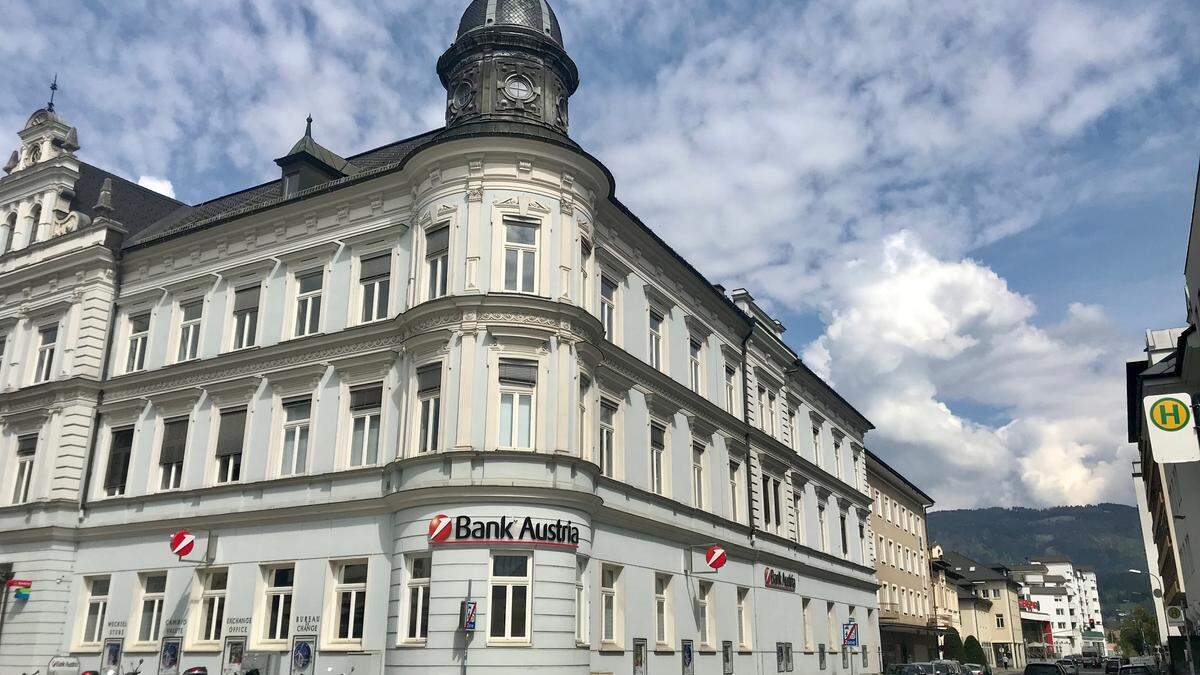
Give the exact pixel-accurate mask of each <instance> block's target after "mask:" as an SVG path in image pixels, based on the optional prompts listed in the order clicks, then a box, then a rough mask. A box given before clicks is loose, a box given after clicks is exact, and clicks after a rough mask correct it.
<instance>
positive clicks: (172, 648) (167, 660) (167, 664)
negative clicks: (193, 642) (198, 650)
mask: <svg viewBox="0 0 1200 675" xmlns="http://www.w3.org/2000/svg"><path fill="white" fill-rule="evenodd" d="M182 650H183V638H177V637H165V638H163V639H162V646H160V647H159V648H158V675H179V654H180V652H181V651H182Z"/></svg>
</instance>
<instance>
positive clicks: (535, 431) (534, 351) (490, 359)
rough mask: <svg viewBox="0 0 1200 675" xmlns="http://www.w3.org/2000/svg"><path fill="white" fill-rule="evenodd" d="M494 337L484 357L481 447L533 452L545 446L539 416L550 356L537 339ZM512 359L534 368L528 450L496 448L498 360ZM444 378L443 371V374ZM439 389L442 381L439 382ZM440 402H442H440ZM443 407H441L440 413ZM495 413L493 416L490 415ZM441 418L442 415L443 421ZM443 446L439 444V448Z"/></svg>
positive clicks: (542, 416)
mask: <svg viewBox="0 0 1200 675" xmlns="http://www.w3.org/2000/svg"><path fill="white" fill-rule="evenodd" d="M493 337H495V338H497V339H496V340H495V341H494V342H493V343H492V344H491V345H490V346H489V348H488V354H487V402H488V403H487V405H488V412H489V414H488V415H487V423H486V424H485V427H486V430H485V433H486V440H485V442H484V447H485V448H488V449H491V450H514V449H515V450H518V451H520V452H537V449H538V448H546V447H549V446H548V445H547V443H546V422H547V419H548V415H546V414H543V411H542V408H543V407H548V406H544V405H543V399H545V398H546V394H545V393H546V391H547V385H548V383H549V382H550V368H549V365H550V364H549V360H550V353H549V350H548V349H547V347H546V342H545V340H544V339H543V338H539V337H525V336H519V335H515V334H514V335H496V334H493ZM502 360H516V361H531V362H533V363H535V364H536V365H537V378H538V380H537V384H536V385H535V386H534V387H533V392H532V393H533V398H532V416H533V419H532V420H531V421H530V429H531V432H532V433H531V438H530V446H531V447H529V448H512V447H509V446H502V445H500V415H499V410H500V395H501V390H502V389H503V387H502V386H501V385H500V361H502ZM443 376H444V371H443ZM442 384H443V390H444V387H445V379H444V377H443V380H442ZM443 402H444V400H443ZM444 410H445V406H444V405H443V411H444ZM491 413H495V414H491ZM444 417H445V415H444V414H443V418H444ZM444 445H445V444H444V443H443V446H444Z"/></svg>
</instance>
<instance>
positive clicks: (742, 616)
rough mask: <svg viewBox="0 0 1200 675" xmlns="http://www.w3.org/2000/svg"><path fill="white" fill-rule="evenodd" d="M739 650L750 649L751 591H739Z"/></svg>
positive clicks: (741, 589)
mask: <svg viewBox="0 0 1200 675" xmlns="http://www.w3.org/2000/svg"><path fill="white" fill-rule="evenodd" d="M737 630H738V648H739V649H742V650H747V649H750V589H749V588H739V589H737Z"/></svg>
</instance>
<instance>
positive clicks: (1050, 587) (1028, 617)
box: [1009, 563, 1079, 659]
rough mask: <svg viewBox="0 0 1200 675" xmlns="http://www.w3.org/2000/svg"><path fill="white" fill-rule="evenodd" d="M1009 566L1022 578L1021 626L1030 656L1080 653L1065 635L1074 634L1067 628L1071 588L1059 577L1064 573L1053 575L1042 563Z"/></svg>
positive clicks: (1057, 656)
mask: <svg viewBox="0 0 1200 675" xmlns="http://www.w3.org/2000/svg"><path fill="white" fill-rule="evenodd" d="M1009 570H1010V571H1011V572H1012V573H1013V575H1014V576H1015V577H1016V578H1017V580H1018V581H1020V582H1021V599H1020V602H1019V604H1020V608H1021V628H1022V632H1023V634H1024V635H1025V650H1026V653H1027V655H1028V657H1029V658H1030V659H1036V658H1050V659H1055V658H1060V657H1063V656H1067V655H1070V654H1077V653H1079V651H1077V650H1074V648H1073V647H1071V644H1070V643H1069V642H1067V641H1064V639H1063V638H1070V637H1071V635H1072V634H1070V633H1068V632H1067V630H1068V628H1069V623H1070V622H1069V620H1068V617H1069V614H1068V609H1069V604H1070V603H1069V602H1068V600H1067V588H1066V587H1064V586H1061V585H1059V584H1058V583H1057V582H1056V581H1055V579H1062V577H1057V576H1056V575H1051V574H1050V570H1049V568H1047V567H1046V566H1045V565H1043V564H1041V563H1024V564H1014V565H1009ZM1048 577H1049V578H1050V579H1049V580H1048ZM1056 634H1057V637H1058V639H1057V640H1056V639H1055V637H1056Z"/></svg>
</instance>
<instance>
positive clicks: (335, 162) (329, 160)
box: [276, 134, 358, 176]
mask: <svg viewBox="0 0 1200 675" xmlns="http://www.w3.org/2000/svg"><path fill="white" fill-rule="evenodd" d="M301 153H304V154H307V155H309V156H310V157H312V158H313V159H315V160H317V161H318V162H320V163H322V164H324V165H325V166H327V167H329V168H331V169H333V170H334V171H337V172H338V173H341V174H343V175H346V176H350V175H353V174H356V173H358V167H357V166H354V164H353V163H352V162H349V161H347V160H346V159H345V158H343V157H341V156H340V155H338V154H337V153H336V152H334V151H332V150H330V149H329V148H326V147H325V146H323V145H321V144H320V143H318V142H316V141H315V140H313V137H312V136H310V135H309V134H304V136H303V137H302V138H301V139H300V140H298V141H296V144H295V145H293V146H292V149H291V150H289V151H288V154H287V155H286V156H285V157H284V158H283V159H287V158H288V157H292V156H294V155H299V154H301ZM276 161H283V160H282V159H281V160H276Z"/></svg>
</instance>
